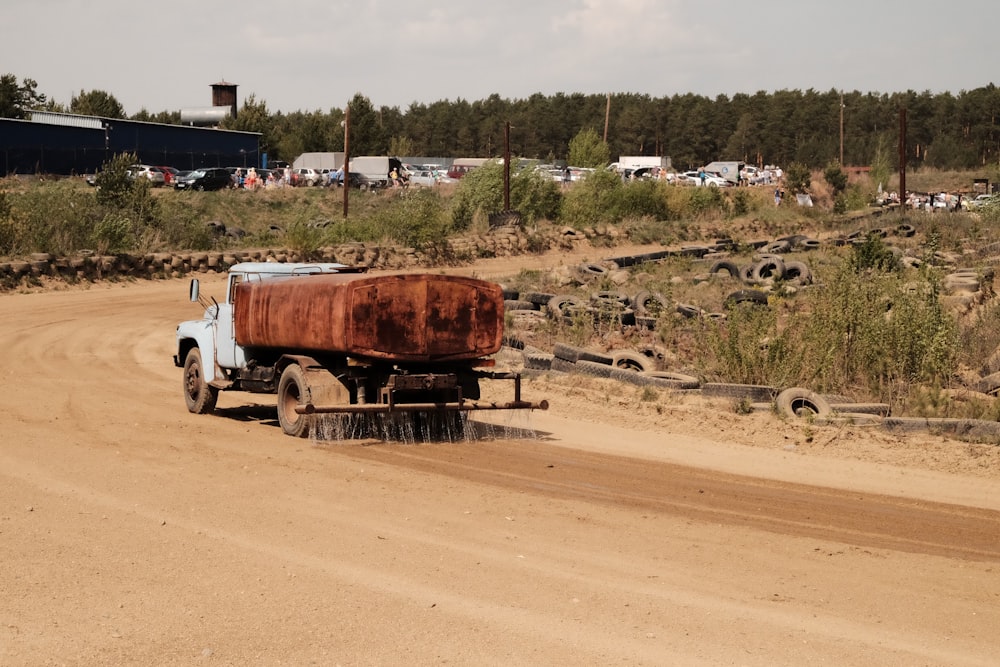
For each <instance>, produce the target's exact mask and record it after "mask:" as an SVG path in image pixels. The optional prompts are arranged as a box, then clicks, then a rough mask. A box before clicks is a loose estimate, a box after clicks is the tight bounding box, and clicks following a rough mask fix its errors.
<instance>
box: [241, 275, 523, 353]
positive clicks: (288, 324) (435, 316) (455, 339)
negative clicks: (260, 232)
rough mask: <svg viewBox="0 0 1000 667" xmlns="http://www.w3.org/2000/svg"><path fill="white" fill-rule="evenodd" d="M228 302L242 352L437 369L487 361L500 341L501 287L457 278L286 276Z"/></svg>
mask: <svg viewBox="0 0 1000 667" xmlns="http://www.w3.org/2000/svg"><path fill="white" fill-rule="evenodd" d="M233 301H234V303H233V309H234V323H233V326H234V329H235V337H236V342H237V343H238V344H239V345H241V346H244V347H247V348H258V349H261V348H275V349H283V350H300V351H302V352H311V353H342V354H345V355H347V356H353V357H366V358H369V359H376V360H382V361H391V362H437V361H463V360H471V359H476V358H478V357H483V356H486V355H490V354H494V353H495V352H497V351H498V350H499V349H500V347H501V345H502V341H503V319H504V317H503V305H504V304H503V292H502V289H501V287H500V286H499V285H497V284H495V283H490V282H487V281H483V280H478V279H475V278H467V277H463V276H445V275H432V274H390V275H379V276H372V275H367V274H356V273H345V274H332V275H331V274H322V275H303V276H289V277H287V278H278V279H269V280H264V281H244V282H242V283H241V284H240V285H238V286H237V288H236V290H235V294H234V299H233Z"/></svg>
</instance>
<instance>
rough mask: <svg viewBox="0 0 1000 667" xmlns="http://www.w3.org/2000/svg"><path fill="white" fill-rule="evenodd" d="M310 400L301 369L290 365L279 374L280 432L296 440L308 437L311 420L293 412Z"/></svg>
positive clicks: (310, 394) (307, 416) (306, 416)
mask: <svg viewBox="0 0 1000 667" xmlns="http://www.w3.org/2000/svg"><path fill="white" fill-rule="evenodd" d="M311 400H312V392H310V391H309V384H308V383H307V382H306V377H305V373H303V372H302V367H301V366H298V365H296V364H292V365H291V366H289V367H288V368H286V369H285V370H284V371H283V372H282V373H281V379H280V380H279V381H278V422H279V423H280V424H281V430H282V431H284V432H285V433H287V434H288V435H291V436H294V437H296V438H307V437H309V432H310V430H311V426H312V421H313V419H312V417H311V416H309V415H300V414H299V413H297V412H295V408H297V407H298V406H300V405H303V404H305V403H309V402H310V401H311Z"/></svg>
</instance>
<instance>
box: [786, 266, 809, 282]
mask: <svg viewBox="0 0 1000 667" xmlns="http://www.w3.org/2000/svg"><path fill="white" fill-rule="evenodd" d="M785 280H788V281H798V283H799V284H800V285H811V284H812V281H813V275H812V271H811V270H810V269H809V265H808V264H806V263H805V262H785Z"/></svg>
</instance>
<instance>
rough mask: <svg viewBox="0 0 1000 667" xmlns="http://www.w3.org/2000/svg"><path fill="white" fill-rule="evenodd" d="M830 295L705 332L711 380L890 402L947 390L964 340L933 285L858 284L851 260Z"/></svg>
mask: <svg viewBox="0 0 1000 667" xmlns="http://www.w3.org/2000/svg"><path fill="white" fill-rule="evenodd" d="M828 278H829V279H828V280H824V281H823V283H824V284H825V285H826V287H825V288H824V289H816V290H810V291H808V292H804V293H800V294H798V295H796V297H795V303H794V306H793V305H792V304H791V303H782V302H781V301H780V300H778V301H777V302H776V303H773V304H772V305H771V306H770V307H768V308H760V307H738V308H734V309H733V310H731V311H730V313H729V317H728V319H727V320H726V321H725V322H724V323H722V324H720V325H718V326H717V327H715V328H714V329H711V330H709V331H708V335H707V336H706V340H707V347H708V349H709V351H710V355H709V356H710V358H711V359H713V361H710V362H706V364H707V367H706V369H705V370H706V372H707V373H709V374H715V375H718V376H719V377H722V378H729V379H728V380H727V381H735V382H747V383H754V384H767V385H773V386H777V387H788V386H795V385H800V386H806V387H810V388H812V389H815V390H817V391H827V392H838V393H862V394H865V395H868V396H874V397H877V398H878V399H879V400H883V401H887V402H892V401H898V400H900V396H902V395H904V394H905V392H906V390H907V387H908V386H909V385H910V384H911V383H926V384H934V383H939V384H943V383H945V382H946V380H947V379H948V378H949V377H951V375H952V374H953V373H954V372H955V370H956V364H957V359H958V355H959V349H960V348H959V343H960V339H959V334H958V327H957V323H956V322H955V320H954V318H952V317H951V316H950V315H949V314H947V313H946V312H945V311H944V310H943V309H942V307H941V305H940V303H939V300H938V295H937V291H936V289H935V286H934V282H933V280H929V279H923V280H916V281H913V280H911V281H904V279H903V277H902V276H900V275H899V274H898V273H893V272H880V271H875V270H872V271H868V272H867V273H865V274H864V275H859V274H858V273H857V271H856V270H855V268H854V266H853V265H852V263H851V262H850V261H847V262H844V263H843V264H842V265H841V266H840V267H839V268H838V269H836V270H835V272H834V274H833V275H831V276H829V277H828Z"/></svg>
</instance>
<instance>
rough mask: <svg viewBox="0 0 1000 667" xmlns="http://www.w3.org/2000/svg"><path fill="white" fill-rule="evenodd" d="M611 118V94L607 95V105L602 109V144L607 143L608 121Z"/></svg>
mask: <svg viewBox="0 0 1000 667" xmlns="http://www.w3.org/2000/svg"><path fill="white" fill-rule="evenodd" d="M610 118H611V93H608V103H607V106H605V107H604V143H608V119H610Z"/></svg>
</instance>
